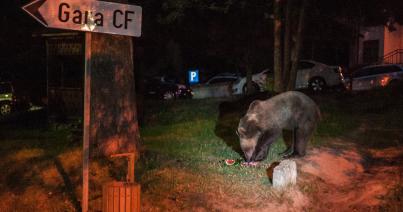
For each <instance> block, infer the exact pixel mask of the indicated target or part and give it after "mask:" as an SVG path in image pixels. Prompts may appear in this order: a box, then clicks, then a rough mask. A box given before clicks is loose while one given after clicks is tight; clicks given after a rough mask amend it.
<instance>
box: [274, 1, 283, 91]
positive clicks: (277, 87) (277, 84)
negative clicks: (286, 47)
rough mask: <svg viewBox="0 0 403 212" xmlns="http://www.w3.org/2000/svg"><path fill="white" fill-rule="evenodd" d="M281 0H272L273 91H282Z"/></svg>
mask: <svg viewBox="0 0 403 212" xmlns="http://www.w3.org/2000/svg"><path fill="white" fill-rule="evenodd" d="M280 4H281V0H274V4H273V6H274V58H273V59H274V91H275V92H279V93H280V92H282V91H283V76H282V74H283V73H282V72H283V70H282V59H283V57H282V54H281V53H282V52H281V27H282V26H281V25H282V23H281V5H280Z"/></svg>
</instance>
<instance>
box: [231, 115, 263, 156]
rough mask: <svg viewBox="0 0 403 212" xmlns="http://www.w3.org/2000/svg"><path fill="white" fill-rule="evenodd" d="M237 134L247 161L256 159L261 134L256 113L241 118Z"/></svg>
mask: <svg viewBox="0 0 403 212" xmlns="http://www.w3.org/2000/svg"><path fill="white" fill-rule="evenodd" d="M237 134H238V136H239V142H240V146H241V149H242V151H243V153H244V155H245V160H246V161H247V162H251V161H255V160H256V158H255V157H256V153H255V152H256V146H257V144H258V141H259V138H260V136H261V131H260V129H259V127H258V122H257V118H256V114H248V115H246V116H244V117H243V118H242V119H241V120H240V122H239V125H238V129H237Z"/></svg>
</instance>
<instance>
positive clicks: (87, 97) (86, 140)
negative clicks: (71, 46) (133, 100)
mask: <svg viewBox="0 0 403 212" xmlns="http://www.w3.org/2000/svg"><path fill="white" fill-rule="evenodd" d="M90 103H91V32H86V33H85V74H84V126H83V128H84V129H83V131H84V135H83V197H82V202H81V204H82V206H81V207H82V212H88V174H89V150H90V114H91V113H90V109H91V107H90Z"/></svg>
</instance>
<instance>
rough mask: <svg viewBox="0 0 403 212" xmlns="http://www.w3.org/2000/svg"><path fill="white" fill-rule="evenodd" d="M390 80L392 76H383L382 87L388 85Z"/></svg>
mask: <svg viewBox="0 0 403 212" xmlns="http://www.w3.org/2000/svg"><path fill="white" fill-rule="evenodd" d="M389 80H390V77H389V76H385V77H383V78H382V79H381V86H382V87H385V86H387V85H388V83H389Z"/></svg>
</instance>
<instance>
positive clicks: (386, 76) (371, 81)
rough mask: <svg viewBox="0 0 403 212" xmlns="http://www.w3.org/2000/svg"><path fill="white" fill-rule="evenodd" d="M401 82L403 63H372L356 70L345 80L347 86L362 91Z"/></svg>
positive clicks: (351, 89) (349, 88)
mask: <svg viewBox="0 0 403 212" xmlns="http://www.w3.org/2000/svg"><path fill="white" fill-rule="evenodd" d="M399 82H403V66H402V65H395V64H385V65H371V66H365V67H363V68H361V69H359V70H357V71H354V72H353V73H352V74H351V78H350V79H346V80H345V87H346V89H347V90H350V91H361V90H369V89H372V88H377V87H386V86H389V85H393V84H397V83H399Z"/></svg>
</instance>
